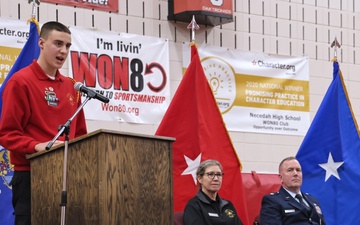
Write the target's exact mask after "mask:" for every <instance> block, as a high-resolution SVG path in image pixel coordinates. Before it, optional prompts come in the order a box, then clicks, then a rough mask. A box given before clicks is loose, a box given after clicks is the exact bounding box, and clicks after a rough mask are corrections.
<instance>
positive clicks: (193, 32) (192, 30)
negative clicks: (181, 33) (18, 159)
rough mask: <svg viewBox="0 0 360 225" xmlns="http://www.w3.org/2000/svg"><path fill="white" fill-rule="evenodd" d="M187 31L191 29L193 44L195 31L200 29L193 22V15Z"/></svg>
mask: <svg viewBox="0 0 360 225" xmlns="http://www.w3.org/2000/svg"><path fill="white" fill-rule="evenodd" d="M187 29H191V42H192V43H195V30H199V29H200V27H199V25H198V24H197V23H196V21H195V16H194V15H193V17H192V20H191V22H190V23H189V25H188V26H187Z"/></svg>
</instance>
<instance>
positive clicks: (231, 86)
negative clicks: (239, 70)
mask: <svg viewBox="0 0 360 225" xmlns="http://www.w3.org/2000/svg"><path fill="white" fill-rule="evenodd" d="M201 64H202V66H203V68H204V72H205V75H206V78H207V80H208V82H209V84H210V87H211V89H212V91H213V94H214V97H215V99H216V103H217V105H218V107H219V109H220V112H221V113H222V114H224V113H226V112H227V111H229V110H230V109H231V107H232V106H233V104H234V101H235V97H236V82H235V72H234V69H233V68H232V67H231V66H230V64H229V63H227V62H226V61H225V60H223V59H220V58H218V57H212V56H211V57H206V58H204V59H203V60H202V62H201Z"/></svg>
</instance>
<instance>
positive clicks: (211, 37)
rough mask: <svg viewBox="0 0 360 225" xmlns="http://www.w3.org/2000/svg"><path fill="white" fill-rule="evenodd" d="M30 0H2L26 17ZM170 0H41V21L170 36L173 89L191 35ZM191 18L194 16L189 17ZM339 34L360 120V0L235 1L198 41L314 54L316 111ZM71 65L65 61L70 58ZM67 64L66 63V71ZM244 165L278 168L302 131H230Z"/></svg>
mask: <svg viewBox="0 0 360 225" xmlns="http://www.w3.org/2000/svg"><path fill="white" fill-rule="evenodd" d="M27 2H28V1H27V0H1V1H0V17H1V18H11V19H19V20H23V21H26V20H28V19H29V18H30V16H31V12H32V10H31V8H32V7H31V5H29V4H28V3H27ZM167 14H168V3H167V0H119V13H109V12H103V11H92V10H89V9H83V8H75V7H71V6H63V5H55V4H49V3H44V2H42V3H41V4H40V7H39V8H38V15H37V19H38V21H39V22H40V23H45V22H47V21H50V20H57V21H59V22H62V23H64V24H66V25H69V26H70V25H71V26H82V27H94V28H97V29H101V30H112V31H116V32H128V33H135V34H140V35H146V36H155V37H162V38H167V39H169V41H170V76H171V93H172V95H173V94H174V92H175V90H176V88H177V86H178V84H179V82H180V80H181V73H182V70H181V66H182V61H181V60H182V48H181V47H182V42H183V41H190V38H191V37H190V31H189V30H187V29H186V26H187V25H188V24H187V23H179V22H177V23H174V22H172V21H167ZM189 22H190V21H189ZM335 37H337V39H338V40H339V42H340V44H341V45H342V47H341V49H340V50H339V51H338V59H339V62H340V67H341V69H342V72H343V76H344V80H345V83H346V86H347V90H348V93H349V97H350V101H351V103H352V107H353V111H354V113H355V116H356V118H357V120H359V116H360V114H359V113H360V72H359V71H360V66H359V64H360V2H359V1H358V0H234V22H233V23H229V24H225V25H223V26H217V27H205V26H201V30H199V31H197V33H196V42H197V43H198V44H201V43H203V42H205V43H208V44H211V45H215V46H222V47H227V48H232V49H239V50H245V51H255V52H265V53H270V54H279V55H289V56H290V55H291V56H300V55H306V56H308V57H309V58H310V111H311V113H310V114H311V118H313V117H314V115H315V113H316V111H317V109H318V107H319V105H320V103H321V101H322V99H323V96H324V94H325V92H326V90H327V88H328V86H329V84H330V82H331V80H332V63H331V59H332V58H333V55H334V51H333V49H332V48H330V44H331V42H332V41H333V40H334V38H335ZM65 65H67V64H66V63H65ZM66 71H67V68H65V67H64V68H63V71H62V72H64V73H65V74H66ZM87 122H88V128H89V131H93V130H96V129H100V128H106V129H113V130H120V131H125V132H133V133H144V134H154V133H155V131H156V128H157V126H151V125H138V124H126V123H114V122H103V121H101V122H99V121H87ZM230 135H231V138H232V140H233V143H234V145H235V148H236V150H237V152H238V155H239V158H240V159H241V162H242V164H243V171H244V172H249V171H252V170H255V171H257V172H265V173H276V172H277V167H278V163H279V162H280V160H281V159H283V158H284V157H286V156H290V155H295V154H296V152H297V149H298V148H299V146H300V144H301V142H302V140H303V136H288V135H271V134H255V133H243V132H231V133H230Z"/></svg>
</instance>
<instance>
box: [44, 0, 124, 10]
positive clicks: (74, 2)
mask: <svg viewBox="0 0 360 225" xmlns="http://www.w3.org/2000/svg"><path fill="white" fill-rule="evenodd" d="M41 2H49V3H54V4H60V5H67V6H76V7H80V8H88V9H96V10H102V11H109V12H118V11H119V1H118V0H82V1H79V0H41Z"/></svg>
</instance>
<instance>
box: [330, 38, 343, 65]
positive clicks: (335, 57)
mask: <svg viewBox="0 0 360 225" xmlns="http://www.w3.org/2000/svg"><path fill="white" fill-rule="evenodd" d="M330 47H332V48H334V59H335V60H336V59H337V48H341V45H340V44H339V42H338V40H337V38H336V37H335V40H334V41H333V42H332V43H331V45H330Z"/></svg>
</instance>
